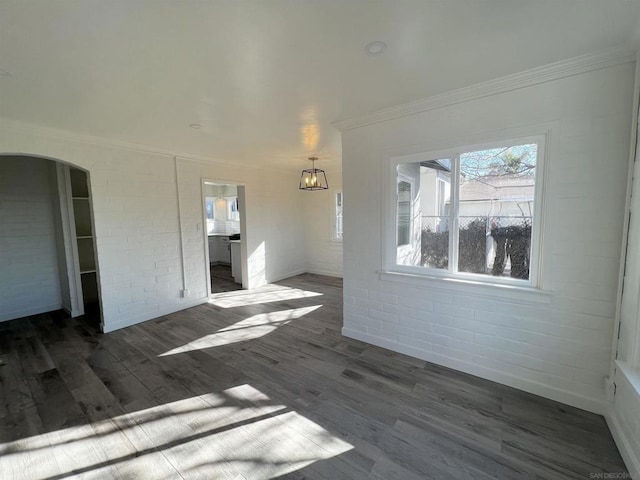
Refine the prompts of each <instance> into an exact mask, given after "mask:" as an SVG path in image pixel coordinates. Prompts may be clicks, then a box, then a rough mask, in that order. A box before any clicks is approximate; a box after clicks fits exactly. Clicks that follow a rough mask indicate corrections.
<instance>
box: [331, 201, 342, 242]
mask: <svg viewBox="0 0 640 480" xmlns="http://www.w3.org/2000/svg"><path fill="white" fill-rule="evenodd" d="M333 212H334V219H335V220H334V235H333V238H334V240H342V192H336V195H335V197H334V209H333Z"/></svg>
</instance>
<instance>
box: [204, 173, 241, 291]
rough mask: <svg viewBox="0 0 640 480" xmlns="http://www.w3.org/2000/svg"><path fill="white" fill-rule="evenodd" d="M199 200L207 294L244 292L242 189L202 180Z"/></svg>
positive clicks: (236, 186) (233, 184) (236, 185)
mask: <svg viewBox="0 0 640 480" xmlns="http://www.w3.org/2000/svg"><path fill="white" fill-rule="evenodd" d="M202 197H203V202H204V209H203V211H204V226H205V228H204V232H205V234H206V243H205V246H206V248H205V258H206V265H205V267H206V271H207V272H208V275H207V284H208V288H209V293H210V295H213V294H216V293H222V292H231V291H234V290H241V289H242V288H247V283H248V282H247V278H246V271H247V270H246V259H245V257H246V255H244V254H243V252H246V247H244V245H246V243H245V242H246V238H245V237H246V236H245V229H246V228H245V226H246V219H245V218H244V217H245V215H244V212H245V205H244V198H245V195H244V186H243V185H239V184H236V183H230V182H217V181H208V180H205V181H203V186H202Z"/></svg>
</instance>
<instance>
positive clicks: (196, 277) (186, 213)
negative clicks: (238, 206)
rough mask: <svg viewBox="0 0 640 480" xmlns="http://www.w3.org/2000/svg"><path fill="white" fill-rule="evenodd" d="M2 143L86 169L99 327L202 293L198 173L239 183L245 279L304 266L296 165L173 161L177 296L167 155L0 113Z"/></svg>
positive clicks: (156, 312)
mask: <svg viewBox="0 0 640 480" xmlns="http://www.w3.org/2000/svg"><path fill="white" fill-rule="evenodd" d="M0 145H2V147H1V149H2V151H4V152H12V153H25V154H32V155H42V156H46V157H50V158H56V159H61V160H64V161H66V162H69V163H71V164H75V165H78V166H80V167H83V168H85V169H87V170H88V171H89V172H90V175H91V187H92V194H93V207H94V220H95V227H96V228H95V234H96V249H97V257H98V263H99V269H100V282H99V284H100V289H101V294H102V309H103V316H104V323H105V325H104V328H105V330H106V331H111V330H114V329H117V328H122V327H125V326H128V325H131V324H134V323H137V322H141V321H145V320H148V319H151V318H155V317H158V316H160V315H163V314H166V313H169V312H172V311H177V310H180V309H183V308H187V307H189V306H191V305H195V304H198V303H202V302H204V301H206V300H207V298H208V295H207V287H206V285H207V284H206V278H207V277H206V275H207V272H206V269H205V247H206V243H205V240H206V237H205V233H204V229H203V228H204V227H203V222H204V217H203V202H202V178H208V179H216V180H226V181H229V182H230V183H240V184H245V185H246V195H247V201H246V203H247V204H246V211H247V228H246V236H245V237H246V238H245V241H246V244H247V251H248V254H249V255H250V257H249V277H248V278H249V286H251V287H253V286H257V285H260V284H262V283H265V282H272V281H276V280H278V279H281V278H285V277H288V276H290V275H293V274H297V273H302V272H303V271H304V269H305V260H304V233H303V229H302V226H300V225H299V224H298V223H297V222H292V221H291V219H292V218H300V215H301V213H302V211H301V210H302V209H301V206H300V204H299V203H300V202H299V197H298V190H297V175H298V172H291V174H289V173H282V172H271V171H260V172H259V175H258V174H257V173H256V172H257V171H256V170H255V168H254V169H247V168H240V167H232V166H228V165H224V164H220V163H210V162H201V161H195V160H188V159H180V160H179V161H178V176H179V179H180V180H179V184H180V207H181V214H182V222H181V225H182V244H183V247H184V270H185V282H184V287H186V288H187V289H188V290H189V296H188V297H187V298H181V297H180V292H181V290H182V289H183V281H182V270H183V268H182V267H183V263H182V261H181V248H180V238H181V235H180V225H179V222H178V202H177V188H176V174H175V165H174V159H173V158H171V156H169V155H167V154H163V153H162V152H161V153H153V152H149V151H144V150H141V149H137V148H135V147H129V146H109V145H107V144H103V143H100V142H99V141H98V140H94V139H88V138H84V137H83V138H80V137H77V138H76V137H75V136H73V135H72V134H68V133H65V132H58V131H53V130H45V129H37V128H35V127H32V126H28V125H27V126H25V125H21V124H16V123H14V122H10V121H6V120H2V121H0ZM0 153H2V152H0ZM54 260H55V257H54ZM2 271H3V275H4V268H3V270H2ZM58 302H59V299H58Z"/></svg>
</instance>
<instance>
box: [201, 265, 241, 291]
mask: <svg viewBox="0 0 640 480" xmlns="http://www.w3.org/2000/svg"><path fill="white" fill-rule="evenodd" d="M209 272H210V274H211V293H221V292H233V291H235V290H242V285H240V284H239V283H235V281H234V280H233V276H232V275H231V267H230V266H227V265H211V266H210V267H209Z"/></svg>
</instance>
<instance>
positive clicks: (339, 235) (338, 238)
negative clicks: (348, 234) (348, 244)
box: [331, 189, 344, 243]
mask: <svg viewBox="0 0 640 480" xmlns="http://www.w3.org/2000/svg"><path fill="white" fill-rule="evenodd" d="M338 195H340V200H341V203H342V205H341V207H340V208H341V214H340V216H341V217H342V231H341V232H338ZM332 199H333V202H332V204H331V207H332V215H331V218H332V219H333V229H332V234H331V241H332V242H336V243H342V241H343V239H344V194H343V193H342V189H340V190H336V191H334V192H333V197H332Z"/></svg>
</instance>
